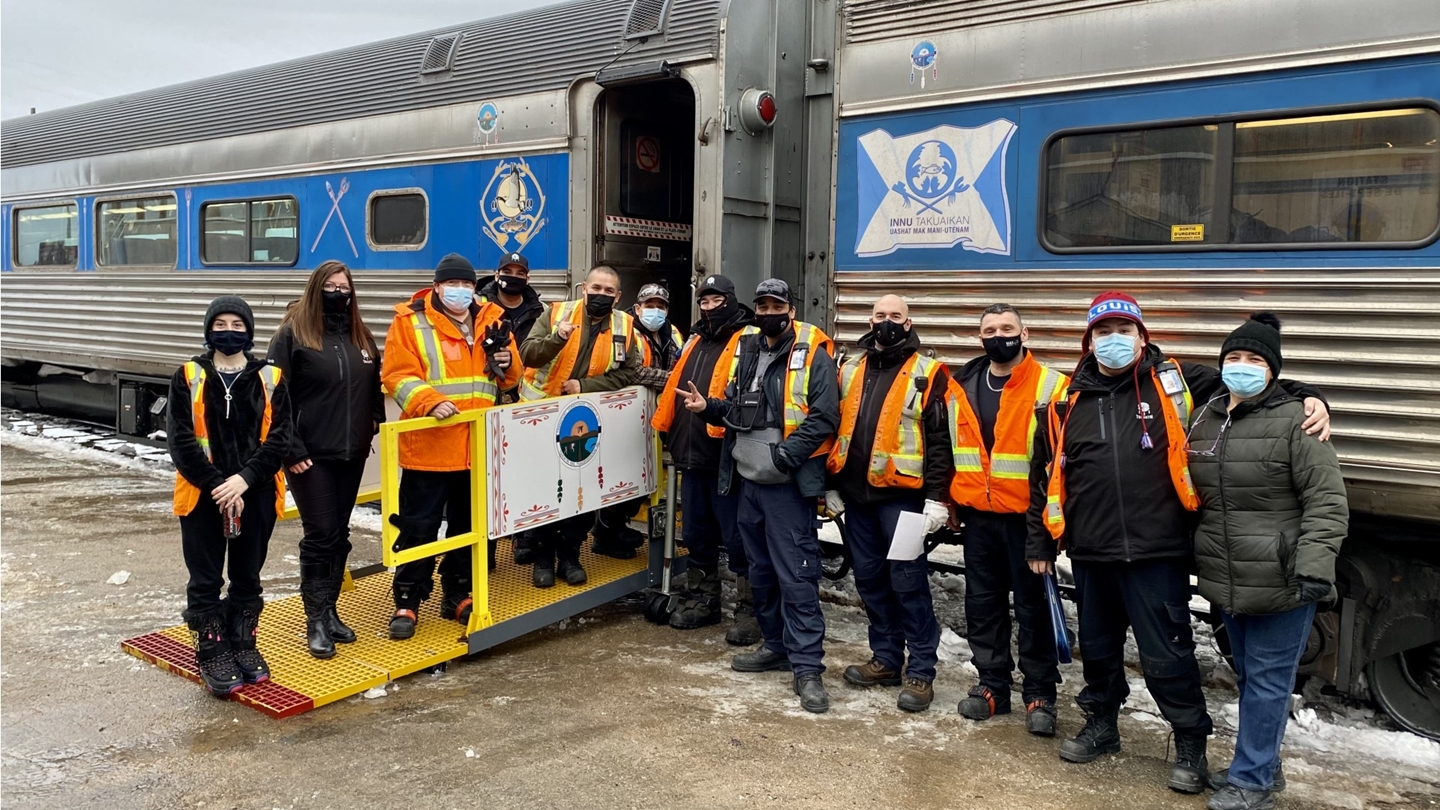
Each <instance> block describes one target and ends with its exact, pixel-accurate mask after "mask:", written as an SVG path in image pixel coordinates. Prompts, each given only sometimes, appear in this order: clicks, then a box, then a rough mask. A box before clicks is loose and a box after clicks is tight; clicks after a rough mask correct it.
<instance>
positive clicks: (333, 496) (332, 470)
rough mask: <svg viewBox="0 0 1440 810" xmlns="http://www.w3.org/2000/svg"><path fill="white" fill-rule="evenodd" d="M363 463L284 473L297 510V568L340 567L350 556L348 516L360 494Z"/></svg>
mask: <svg viewBox="0 0 1440 810" xmlns="http://www.w3.org/2000/svg"><path fill="white" fill-rule="evenodd" d="M364 474H365V462H364V461H317V462H315V463H314V464H313V465H312V466H311V467H310V469H308V470H306V471H305V472H303V473H300V474H298V475H297V474H295V473H292V472H287V473H285V480H286V481H287V482H288V483H289V484H290V492H291V493H292V494H294V496H295V506H296V507H297V508H298V509H299V510H300V525H301V526H302V527H303V528H304V530H305V535H304V536H303V537H301V538H300V565H302V566H308V565H312V564H315V563H329V562H331V561H332V560H339V561H340V563H341V564H342V565H343V564H344V560H345V557H346V556H348V555H349V554H350V513H351V512H352V511H353V510H354V508H355V496H356V495H357V494H359V492H360V477H361V476H363V475H364Z"/></svg>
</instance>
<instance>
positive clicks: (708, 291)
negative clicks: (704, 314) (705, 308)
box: [695, 276, 735, 299]
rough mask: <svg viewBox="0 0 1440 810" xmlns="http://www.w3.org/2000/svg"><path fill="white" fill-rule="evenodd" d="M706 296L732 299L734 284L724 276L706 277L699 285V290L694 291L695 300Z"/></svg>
mask: <svg viewBox="0 0 1440 810" xmlns="http://www.w3.org/2000/svg"><path fill="white" fill-rule="evenodd" d="M707 295H724V296H729V297H733V296H734V295H735V282H733V281H731V280H730V279H728V278H726V277H724V276H706V277H705V280H704V281H703V282H701V283H700V289H698V290H696V291H695V298H696V299H700V298H703V297H705V296H707Z"/></svg>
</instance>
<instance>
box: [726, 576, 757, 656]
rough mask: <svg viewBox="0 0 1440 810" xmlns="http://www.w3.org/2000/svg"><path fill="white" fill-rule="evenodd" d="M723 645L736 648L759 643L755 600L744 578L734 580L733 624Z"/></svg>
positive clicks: (748, 582)
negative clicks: (732, 645)
mask: <svg viewBox="0 0 1440 810" xmlns="http://www.w3.org/2000/svg"><path fill="white" fill-rule="evenodd" d="M725 643H726V644H734V645H735V646H737V647H750V646H754V645H756V644H759V643H760V622H759V620H757V619H756V618H755V599H754V597H753V596H752V595H751V593H750V580H749V579H748V578H746V577H736V578H735V623H734V624H733V625H731V626H730V629H729V630H728V631H726V633H725Z"/></svg>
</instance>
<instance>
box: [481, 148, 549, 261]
mask: <svg viewBox="0 0 1440 810" xmlns="http://www.w3.org/2000/svg"><path fill="white" fill-rule="evenodd" d="M480 205H481V219H482V220H483V224H482V225H481V230H483V231H484V232H485V235H486V236H488V237H490V241H492V242H494V243H495V245H496V246H497V247H499V248H500V249H501V250H502V251H505V252H507V253H509V252H511V251H512V250H519V249H520V248H523V247H525V245H526V244H528V243H529V242H530V240H531V239H534V238H535V237H536V235H538V234H539V233H540V230H541V229H542V228H544V227H545V221H546V220H545V192H544V191H542V190H541V188H540V181H539V180H538V179H537V178H536V177H535V172H533V171H531V169H530V164H528V163H526V162H525V160H524V159H523V158H514V159H513V160H502V161H500V163H499V164H498V165H497V166H496V167H495V174H494V175H493V176H491V178H490V184H489V185H488V186H486V187H485V193H484V194H483V195H481V197H480ZM512 241H513V242H514V243H515V246H514V247H511V242H512Z"/></svg>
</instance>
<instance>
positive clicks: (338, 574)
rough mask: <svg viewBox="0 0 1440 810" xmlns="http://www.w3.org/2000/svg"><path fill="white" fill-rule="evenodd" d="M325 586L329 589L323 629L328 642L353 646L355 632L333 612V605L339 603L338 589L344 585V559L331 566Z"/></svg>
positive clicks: (326, 597)
mask: <svg viewBox="0 0 1440 810" xmlns="http://www.w3.org/2000/svg"><path fill="white" fill-rule="evenodd" d="M327 584H328V585H329V586H330V587H329V589H328V591H327V592H326V594H325V629H326V630H327V631H328V632H329V633H330V640H331V641H333V642H335V643H336V644H353V643H355V631H354V630H351V629H350V628H349V627H346V626H345V623H344V622H342V621H340V614H339V613H338V612H336V610H335V605H336V604H337V603H338V602H339V601H340V589H341V588H342V587H344V585H345V558H344V557H341V558H339V559H338V560H336V561H335V562H334V563H332V564H331V566H330V578H329V580H328V583H327Z"/></svg>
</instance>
